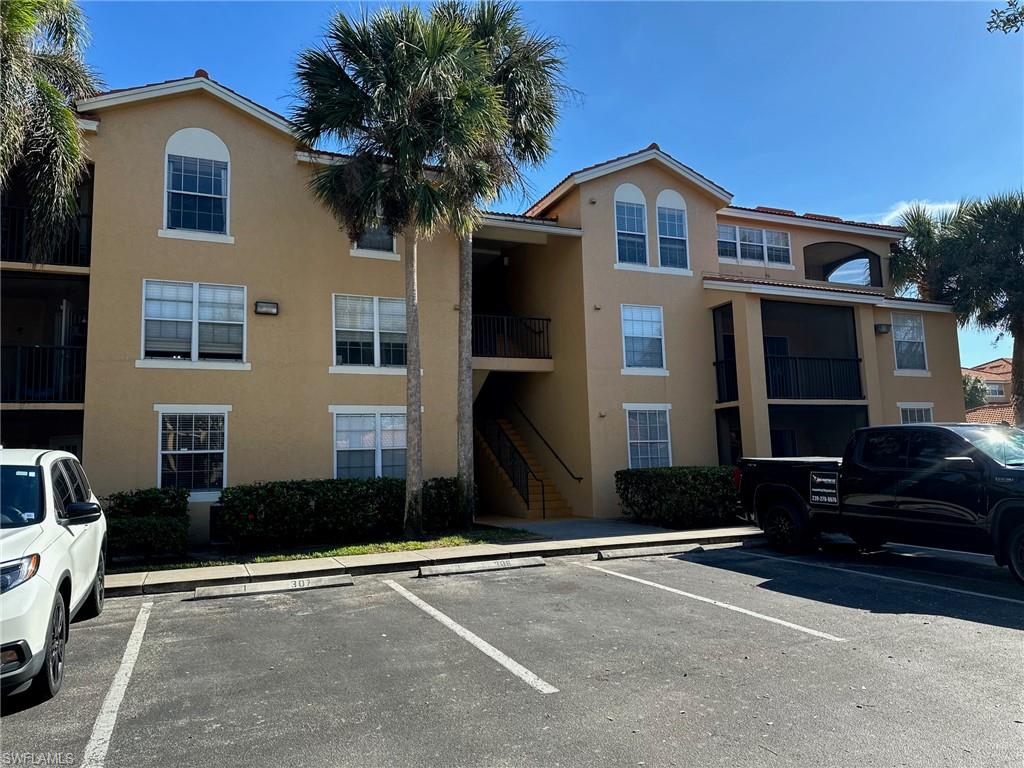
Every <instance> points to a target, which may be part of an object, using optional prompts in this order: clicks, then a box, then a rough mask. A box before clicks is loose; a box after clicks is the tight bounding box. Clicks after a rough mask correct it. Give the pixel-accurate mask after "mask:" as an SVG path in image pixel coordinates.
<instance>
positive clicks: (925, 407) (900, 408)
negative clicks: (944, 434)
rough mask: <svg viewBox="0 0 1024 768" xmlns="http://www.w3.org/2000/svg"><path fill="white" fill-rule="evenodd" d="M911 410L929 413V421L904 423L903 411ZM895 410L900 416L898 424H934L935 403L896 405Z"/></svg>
mask: <svg viewBox="0 0 1024 768" xmlns="http://www.w3.org/2000/svg"><path fill="white" fill-rule="evenodd" d="M904 409H906V410H912V409H921V410H928V411H931V414H932V420H931V421H904V420H903V411H904ZM896 410H897V411H899V414H900V424H934V423H935V403H896Z"/></svg>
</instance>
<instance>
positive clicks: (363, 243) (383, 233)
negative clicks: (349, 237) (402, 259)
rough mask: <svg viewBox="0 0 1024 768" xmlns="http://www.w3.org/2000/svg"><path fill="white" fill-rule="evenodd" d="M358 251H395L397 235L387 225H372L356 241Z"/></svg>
mask: <svg viewBox="0 0 1024 768" xmlns="http://www.w3.org/2000/svg"><path fill="white" fill-rule="evenodd" d="M355 248H356V250H358V251H380V252H382V253H394V252H395V237H394V235H392V234H391V232H390V231H389V230H388V229H387V228H385V227H370V228H369V229H367V230H366V231H365V232H363V234H362V235H360V237H359V239H358V240H357V241H356V244H355Z"/></svg>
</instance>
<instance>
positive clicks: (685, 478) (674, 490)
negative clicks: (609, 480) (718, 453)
mask: <svg viewBox="0 0 1024 768" xmlns="http://www.w3.org/2000/svg"><path fill="white" fill-rule="evenodd" d="M615 490H616V492H617V493H618V494H619V500H620V502H621V505H622V511H623V512H624V513H625V514H626V515H628V516H629V517H631V518H632V519H633V520H636V521H637V522H641V523H651V524H653V525H661V526H665V527H666V528H710V527H714V526H717V525H729V524H731V523H732V522H733V521H734V520H735V517H736V504H737V501H738V496H737V494H736V489H735V488H734V487H733V484H732V467H663V468H658V469H623V470H619V471H618V472H616V473H615Z"/></svg>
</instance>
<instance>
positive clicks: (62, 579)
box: [0, 449, 107, 700]
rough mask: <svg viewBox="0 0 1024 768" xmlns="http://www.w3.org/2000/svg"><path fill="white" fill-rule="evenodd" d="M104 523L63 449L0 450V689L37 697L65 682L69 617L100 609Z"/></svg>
mask: <svg viewBox="0 0 1024 768" xmlns="http://www.w3.org/2000/svg"><path fill="white" fill-rule="evenodd" d="M106 544H107V521H106V519H105V518H104V517H103V510H102V509H101V508H100V505H99V502H98V501H97V499H96V496H95V495H93V492H92V489H91V488H90V487H89V480H88V479H87V478H86V476H85V472H84V471H82V465H81V464H79V463H78V459H76V458H75V457H74V456H73V455H72V454H70V453H65V452H64V451H45V450H10V449H7V450H3V449H0V688H2V690H3V693H4V694H7V693H18V692H21V691H24V690H26V689H31V693H32V694H33V695H34V696H36V697H38V698H39V699H40V700H44V699H48V698H50V697H51V696H53V695H55V694H56V693H57V691H59V690H60V686H61V683H62V682H63V681H64V646H65V644H66V643H67V638H68V624H70V622H71V619H72V618H73V617H75V615H76V614H77V615H79V616H82V617H90V616H96V615H97V614H99V612H100V611H101V610H103V573H104V554H105V552H106Z"/></svg>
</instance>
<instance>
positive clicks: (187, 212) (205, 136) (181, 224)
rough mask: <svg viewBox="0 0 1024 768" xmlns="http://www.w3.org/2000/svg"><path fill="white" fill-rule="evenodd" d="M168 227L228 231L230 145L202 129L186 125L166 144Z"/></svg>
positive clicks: (212, 231) (215, 231) (216, 231)
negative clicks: (228, 146)
mask: <svg viewBox="0 0 1024 768" xmlns="http://www.w3.org/2000/svg"><path fill="white" fill-rule="evenodd" d="M165 152H166V165H167V167H166V174H167V176H166V211H165V224H164V225H165V227H166V229H181V230H190V231H193V232H206V233H209V234H215V235H227V233H228V208H229V200H228V194H229V189H228V166H229V162H230V158H229V155H228V148H227V146H226V145H225V144H224V142H223V141H221V140H220V138H218V137H217V136H216V135H215V134H213V133H211V132H210V131H207V130H205V129H203V128H184V129H182V130H180V131H178V132H177V133H175V134H174V135H173V136H171V138H170V139H168V141H167V146H166V150H165Z"/></svg>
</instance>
